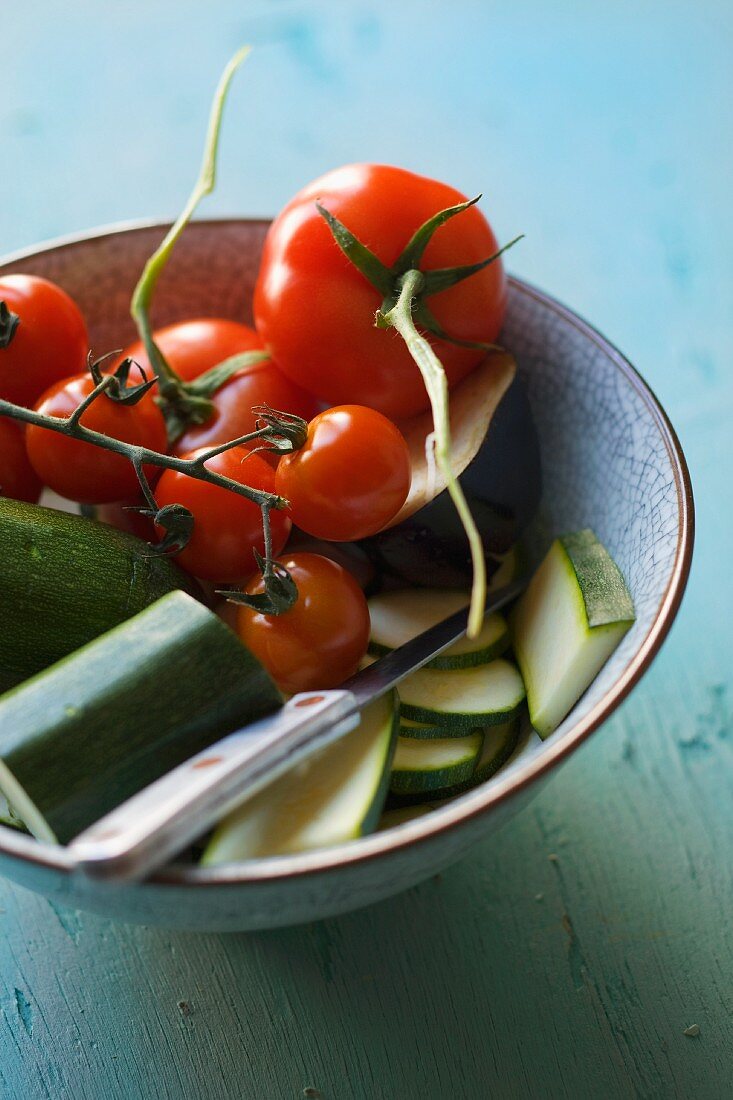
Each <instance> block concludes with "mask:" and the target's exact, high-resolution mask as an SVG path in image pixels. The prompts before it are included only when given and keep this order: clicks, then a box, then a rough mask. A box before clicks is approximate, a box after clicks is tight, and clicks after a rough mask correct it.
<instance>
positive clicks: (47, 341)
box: [0, 275, 89, 407]
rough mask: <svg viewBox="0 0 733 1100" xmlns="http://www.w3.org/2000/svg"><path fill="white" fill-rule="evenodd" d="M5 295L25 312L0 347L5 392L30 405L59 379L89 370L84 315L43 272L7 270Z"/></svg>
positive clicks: (0, 387) (0, 297)
mask: <svg viewBox="0 0 733 1100" xmlns="http://www.w3.org/2000/svg"><path fill="white" fill-rule="evenodd" d="M0 301H2V302H5V304H6V306H7V307H8V309H9V310H10V311H11V312H12V313H14V314H16V316H17V317H19V318H20V321H19V324H18V327H17V328H16V330H15V333H14V335H13V337H12V339H11V341H10V343H9V344H8V345H7V347H0V398H4V399H5V400H6V401H12V402H14V404H16V405H25V406H27V407H30V406H31V405H33V404H34V403H35V401H36V400H37V399H38V397H39V396H40V395H41V394H42V393H43V392H44V390H46V389H48V387H49V386H51V385H52V384H53V383H54V382H58V381H59V380H60V379H62V378H68V377H69V376H70V375H72V374H78V373H79V372H80V371H83V370H84V367H85V365H86V358H87V352H88V349H89V341H88V338H87V330H86V326H85V324H84V318H83V317H82V315H81V313H80V311H79V307H78V306H77V305H76V303H75V302H74V301H72V299H71V298H70V297H69V295H68V294H67V293H66V291H64V290H62V289H61V287H59V286H56V285H55V283H51V282H49V281H48V279H41V278H39V276H37V275H3V276H2V278H0Z"/></svg>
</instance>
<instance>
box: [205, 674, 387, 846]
mask: <svg viewBox="0 0 733 1100" xmlns="http://www.w3.org/2000/svg"><path fill="white" fill-rule="evenodd" d="M396 734H397V704H396V698H395V695H394V693H393V692H392V693H390V694H389V695H386V696H384V697H383V698H382V699H377V700H376V701H375V702H373V703H371V704H370V705H369V706H368V707H366V709H365V710H364V711H363V712H362V715H361V721H360V723H359V725H358V726H357V727H356V729H354V730H352V731H351V733H347V734H346V736H345V737H342V738H341V739H340V740H339V741H335V742H334V743H333V744H332V745H328V746H327V747H326V748H325V749H323V750H322V751H321V752H320V753H318V754H317V755H315V756H313V757H311V758H310V759H309V760H306V761H305V762H304V763H303V764H301V765H300V766H298V767H296V768H294V769H293V770H292V771H290V772H288V773H287V774H286V775H283V776H281V777H280V778H279V779H276V780H275V781H274V782H273V783H271V784H270V785H269V786H268V787H265V789H264V790H262V791H260V792H259V794H256V795H255V796H254V798H250V799H249V800H248V801H247V802H245V803H244V804H243V805H242V806H240V807H239V808H238V809H236V810H233V811H232V813H230V814H229V815H228V816H227V817H225V818H224V820H223V821H222V822H221V823H220V824H219V825H218V826H217V828H216V830H215V831H214V833H213V835H212V837H211V839H210V840H209V843H208V844H207V846H206V849H205V851H204V854H203V856H202V859H201V862H202V863H203V864H204V865H206V866H208V867H211V866H213V865H214V864H217V863H230V862H232V861H234V860H242V859H256V858H258V857H264V856H278V855H286V854H289V853H293V852H305V851H309V850H311V849H314V848H326V847H328V846H329V845H332V844H342V843H343V842H344V841H346V840H354V839H356V838H357V837H360V836H364V835H365V834H367V833H370V832H371V831H372V830H373V829H374V827H375V825H376V823H377V821H378V820H379V815H380V814H381V812H382V807H383V806H384V800H385V798H386V796H387V786H388V782H389V772H390V765H391V763H392V756H393V754H394V747H395V742H396Z"/></svg>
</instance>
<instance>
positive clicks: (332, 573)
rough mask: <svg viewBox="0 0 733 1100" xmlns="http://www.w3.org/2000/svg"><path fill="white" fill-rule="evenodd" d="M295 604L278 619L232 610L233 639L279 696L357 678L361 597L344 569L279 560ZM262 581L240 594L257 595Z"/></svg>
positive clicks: (314, 557) (363, 611)
mask: <svg viewBox="0 0 733 1100" xmlns="http://www.w3.org/2000/svg"><path fill="white" fill-rule="evenodd" d="M281 564H282V565H284V566H285V568H286V569H287V570H288V572H289V573H290V575H291V576H292V578H293V580H294V581H295V583H296V585H297V586H298V599H297V601H296V603H295V605H294V606H293V607H291V609H290V610H289V611H286V612H284V614H282V615H263V614H261V613H260V612H259V611H253V610H252V609H251V608H249V607H243V606H240V607H238V608H237V619H236V622H237V633H238V634H239V637H240V638H241V639H242V641H243V642H244V644H245V645H246V646H248V647H249V648H250V649H251V650H252V652H253V653H254V655H255V656H256V657H258V658H259V659H260V661H262V663H263V665H264V666H265V668H267V669H268V671H269V672H270V675H271V676H272V677H273V679H274V680H275V681H276V682H277V684H278V686H279V687H280V688H281V690H282V691H287V692H296V691H310V690H312V689H314V688H330V687H336V686H337V684H340V683H342V682H343V681H344V680H345V679H346V678H347V677H348V676H351V675H352V674H353V673H354V672H356V670H357V668H358V667H359V662H360V661H361V658H362V657H363V656H364V654H365V653H366V648H367V643H368V641H369V609H368V607H367V602H366V597H365V596H364V593H363V592H362V590H361V589H360V588H359V586H358V584H357V583H356V581H355V580H354V578H353V577H352V576H351V574H350V573H348V572H347V571H346V570H345V569H343V568H342V567H341V566H340V565H337V564H336V562H334V561H330V560H329V558H324V557H321V555H320V554H291V555H290V556H287V557H284V558H282V559H281ZM262 588H263V585H262V578H261V577H257V578H255V579H253V580H252V581H250V583H249V584H248V585H247V587H246V588H245V591H246V592H248V593H250V594H254V593H256V592H261V591H262Z"/></svg>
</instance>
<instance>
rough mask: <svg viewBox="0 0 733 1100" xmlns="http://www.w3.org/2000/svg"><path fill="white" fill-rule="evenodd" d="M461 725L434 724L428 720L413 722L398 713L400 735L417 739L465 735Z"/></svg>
mask: <svg viewBox="0 0 733 1100" xmlns="http://www.w3.org/2000/svg"><path fill="white" fill-rule="evenodd" d="M465 736H466V730H465V729H463V728H462V727H461V726H436V725H434V724H432V723H428V722H415V721H414V720H413V719H412V718H405V717H403V716H402V715H400V737H417V738H418V739H419V740H421V741H422V740H424V739H425V738H429V739H432V738H434V737H465Z"/></svg>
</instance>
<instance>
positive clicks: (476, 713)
mask: <svg viewBox="0 0 733 1100" xmlns="http://www.w3.org/2000/svg"><path fill="white" fill-rule="evenodd" d="M524 695H525V692H524V683H523V682H522V677H521V676H520V675H519V671H518V670H517V668H516V666H515V665H513V664H512V663H511V662H510V661H505V660H503V659H500V660H497V661H492V662H491V663H490V664H488V665H478V666H477V667H476V668H462V669H455V670H453V671H451V672H440V671H438V670H436V669H431V668H427V669H426V668H421V669H419V670H418V671H417V672H413V673H412V674H411V675H410V676H408V677H407V679H406V680H403V682H402V683H401V684H400V715H401V718H403V719H404V718H411V719H412V720H413V721H415V722H424V723H426V725H429V726H430V725H432V726H444V727H446V728H451V729H455V728H459V729H464V730H466V729H472V728H474V727H475V726H490V725H495V724H497V723H499V722H506V721H507V720H508V719H510V718H513V717H514V716H515V715H516V714H517V712H518V711H519V708H520V706H521V705H522V702H523V700H524Z"/></svg>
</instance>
